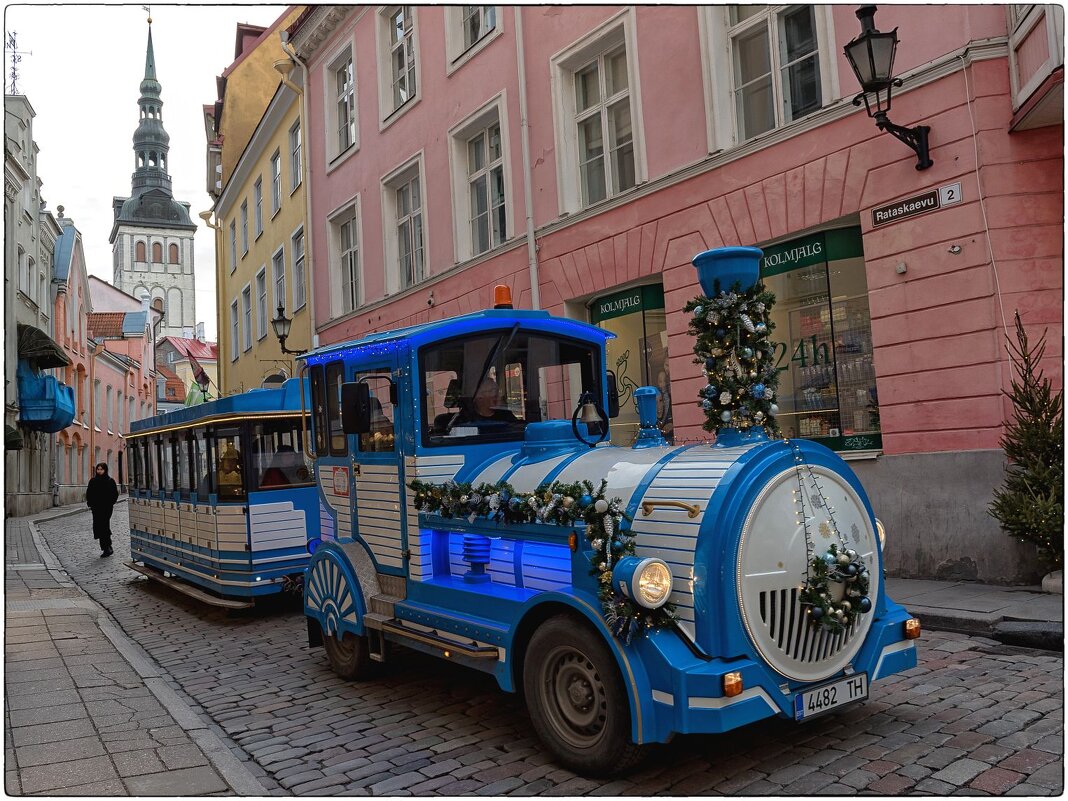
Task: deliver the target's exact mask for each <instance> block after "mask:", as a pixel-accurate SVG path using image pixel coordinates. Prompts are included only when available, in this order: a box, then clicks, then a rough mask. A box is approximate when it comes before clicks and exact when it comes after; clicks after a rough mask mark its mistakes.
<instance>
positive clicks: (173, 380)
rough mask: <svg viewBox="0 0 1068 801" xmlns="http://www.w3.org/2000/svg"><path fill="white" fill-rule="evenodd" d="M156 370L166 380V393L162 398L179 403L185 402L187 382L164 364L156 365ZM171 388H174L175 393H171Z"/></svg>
mask: <svg viewBox="0 0 1068 801" xmlns="http://www.w3.org/2000/svg"><path fill="white" fill-rule="evenodd" d="M156 370H158V371H159V374H160V375H161V376H163V377H164V378H165V379H167V380H166V382H165V384H164V390H163V391H164V395H163V397H162V398H160V400H167V401H171V402H177V403H185V384H183V383H182V379H180V378H179V377H178V374H177V373H175V372H174V371H173V370H171V369H170V368H168V367H164V366H163V365H162V364H157V365H156ZM171 390H174V394H173V395H172V394H171Z"/></svg>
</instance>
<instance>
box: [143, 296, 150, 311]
mask: <svg viewBox="0 0 1068 801" xmlns="http://www.w3.org/2000/svg"><path fill="white" fill-rule="evenodd" d="M148 304H149V297H148V293H147V292H142V293H141V311H143V312H147V311H148Z"/></svg>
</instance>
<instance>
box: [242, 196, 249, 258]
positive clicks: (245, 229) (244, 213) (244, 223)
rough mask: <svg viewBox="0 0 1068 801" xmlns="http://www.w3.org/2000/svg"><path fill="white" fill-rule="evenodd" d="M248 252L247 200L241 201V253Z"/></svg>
mask: <svg viewBox="0 0 1068 801" xmlns="http://www.w3.org/2000/svg"><path fill="white" fill-rule="evenodd" d="M247 253H248V201H247V200H242V201H241V255H242V256H244V255H245V254H247Z"/></svg>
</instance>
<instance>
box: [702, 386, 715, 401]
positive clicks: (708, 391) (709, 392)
mask: <svg viewBox="0 0 1068 801" xmlns="http://www.w3.org/2000/svg"><path fill="white" fill-rule="evenodd" d="M702 392H704V393H705V397H706V398H714V397H716V388H715V387H714V386H712V385H711V384H705V388H704V389H703V390H702Z"/></svg>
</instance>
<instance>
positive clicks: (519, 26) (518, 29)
mask: <svg viewBox="0 0 1068 801" xmlns="http://www.w3.org/2000/svg"><path fill="white" fill-rule="evenodd" d="M514 11H515V55H516V62H517V68H518V73H519V131H520V139H521V140H522V143H523V202H524V203H525V204H526V207H527V209H526V211H527V266H528V267H529V269H530V307H531V308H532V309H540V308H541V291H540V279H539V277H538V246H537V243H536V242H535V241H534V195H533V191H532V189H531V185H530V182H531V168H530V122H529V118H528V116H527V76H526V67H525V64H524V58H525V57H524V52H523V16H522V15H523V7H522V6H518V5H517V6H515V8H514Z"/></svg>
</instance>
